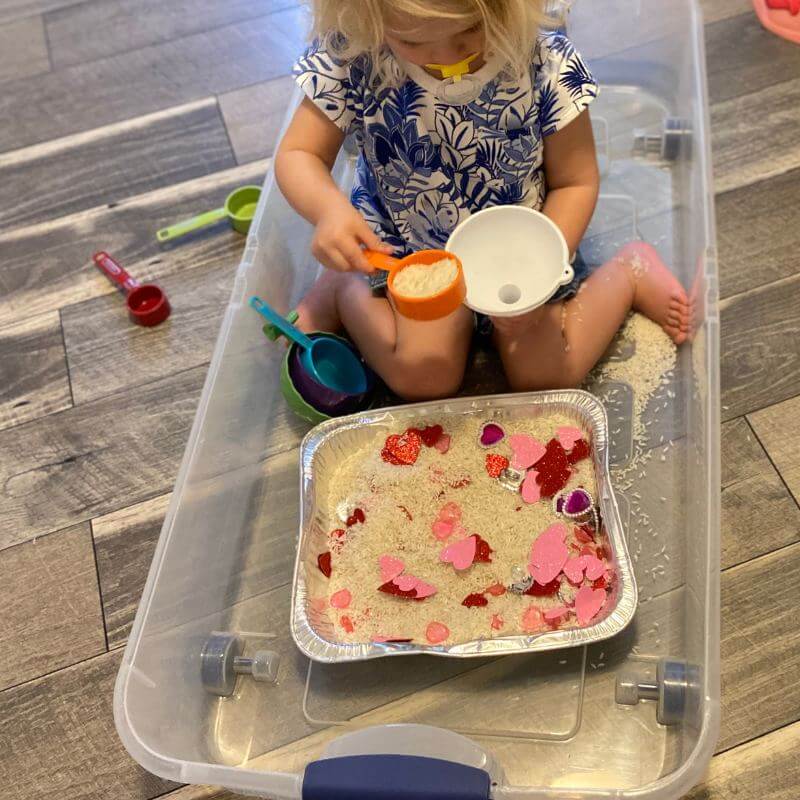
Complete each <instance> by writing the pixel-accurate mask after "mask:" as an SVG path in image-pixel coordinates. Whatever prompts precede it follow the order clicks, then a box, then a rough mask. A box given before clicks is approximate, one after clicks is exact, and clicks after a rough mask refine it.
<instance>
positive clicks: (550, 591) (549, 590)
mask: <svg viewBox="0 0 800 800" xmlns="http://www.w3.org/2000/svg"><path fill="white" fill-rule="evenodd" d="M560 588H561V581H560V580H559V579H558V578H554V579H553V580H552V581H550V583H545V584H544V585H542V584H541V583H537V582H536V581H532V582H531V585H530V586H529V587H528V588H527V589H526V590H525V591H524V592H522V594H526V595H528V596H529V597H552V596H553V595H554V594H558V590H559V589H560Z"/></svg>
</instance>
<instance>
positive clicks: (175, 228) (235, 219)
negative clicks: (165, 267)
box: [156, 186, 261, 242]
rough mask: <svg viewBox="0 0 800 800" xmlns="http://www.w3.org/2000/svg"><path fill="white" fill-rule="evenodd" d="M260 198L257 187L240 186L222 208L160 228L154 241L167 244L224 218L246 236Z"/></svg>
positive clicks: (259, 190) (259, 189)
mask: <svg viewBox="0 0 800 800" xmlns="http://www.w3.org/2000/svg"><path fill="white" fill-rule="evenodd" d="M260 197H261V188H260V187H259V186H241V187H239V188H238V189H234V190H233V191H232V192H231V193H230V194H229V195H228V199H227V200H226V201H225V205H224V206H223V207H222V208H217V209H215V210H214V211H207V212H206V213H205V214H199V215H198V216H196V217H192V218H191V219H187V220H184V221H183V222H179V223H178V224H177V225H171V226H170V227H169V228H162V229H161V230H160V231H159V232H158V233H157V234H156V239H158V241H159V242H169V241H171V240H172V239H177V238H179V237H180V236H185V235H186V234H187V233H192V232H193V231H196V230H200V228H207V227H208V226H209V225H214V224H216V223H217V222H220V221H221V220H223V219H225V218H226V217H227V218H228V220H229V221H230V223H231V226H232V227H233V229H234V230H235V231H237V232H238V233H242V234H246V233H247V232H248V231H249V230H250V223H251V222H252V221H253V217H254V216H255V213H256V207H257V206H258V199H259V198H260Z"/></svg>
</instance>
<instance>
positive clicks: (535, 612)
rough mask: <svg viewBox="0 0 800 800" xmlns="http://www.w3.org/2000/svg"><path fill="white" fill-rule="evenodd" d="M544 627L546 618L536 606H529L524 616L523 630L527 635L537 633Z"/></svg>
mask: <svg viewBox="0 0 800 800" xmlns="http://www.w3.org/2000/svg"><path fill="white" fill-rule="evenodd" d="M543 626H544V616H543V615H542V612H541V610H540V609H538V608H537V607H536V606H529V607H528V608H527V609H526V610H525V613H524V614H523V615H522V630H523V631H525V633H535V632H536V631H538V630H541V628H542V627H543Z"/></svg>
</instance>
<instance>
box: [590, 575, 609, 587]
mask: <svg viewBox="0 0 800 800" xmlns="http://www.w3.org/2000/svg"><path fill="white" fill-rule="evenodd" d="M607 586H608V583H607V582H606V579H605V578H604V577H603V576H602V575H601V576H600V577H599V578H598V579H597V580H596V581H593V582H592V588H593V589H605V588H606V587H607Z"/></svg>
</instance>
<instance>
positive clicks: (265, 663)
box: [200, 633, 280, 697]
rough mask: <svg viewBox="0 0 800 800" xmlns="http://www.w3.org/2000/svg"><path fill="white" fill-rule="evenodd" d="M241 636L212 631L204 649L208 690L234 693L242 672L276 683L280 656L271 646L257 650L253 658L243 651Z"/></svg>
mask: <svg viewBox="0 0 800 800" xmlns="http://www.w3.org/2000/svg"><path fill="white" fill-rule="evenodd" d="M241 652H242V646H241V643H240V642H239V638H238V637H237V636H235V635H234V634H232V633H212V634H211V635H210V636H209V637H208V639H206V643H205V645H203V649H202V651H201V652H200V677H201V680H202V681H203V686H204V687H205V689H206V691H207V692H209V693H211V694H215V695H217V696H218V697H230V696H231V695H232V694H233V690H234V688H235V686H236V678H237V676H239V675H250V676H251V677H252V678H253V680H255V681H260V682H264V683H275V681H276V680H277V679H278V664H279V660H280V656H279V655H278V653H275V652H272V651H271V650H257V651H256V653H255V655H254V656H253V657H252V658H244V657H242V655H241Z"/></svg>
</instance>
